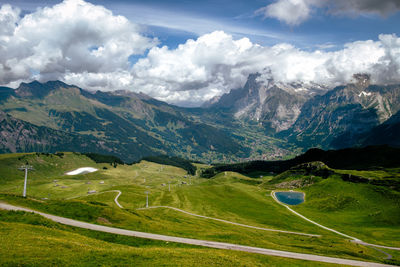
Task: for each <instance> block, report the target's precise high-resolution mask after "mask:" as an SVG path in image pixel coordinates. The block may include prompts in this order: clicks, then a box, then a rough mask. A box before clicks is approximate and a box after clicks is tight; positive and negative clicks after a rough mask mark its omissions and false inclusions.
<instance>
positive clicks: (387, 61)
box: [0, 0, 400, 106]
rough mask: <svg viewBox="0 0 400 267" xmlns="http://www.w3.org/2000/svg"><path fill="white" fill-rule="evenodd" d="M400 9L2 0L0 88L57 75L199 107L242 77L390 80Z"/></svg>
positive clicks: (397, 55) (347, 4) (399, 75)
mask: <svg viewBox="0 0 400 267" xmlns="http://www.w3.org/2000/svg"><path fill="white" fill-rule="evenodd" d="M44 8H45V9H44ZM399 11H400V1H399V0H253V1H250V0H235V1H228V0H213V1H211V0H203V1H189V0H175V1H172V0H169V1H168V0H146V1H127V0H113V1H108V0H107V1H106V0H63V1H61V0H41V1H38V0H12V1H11V0H0V85H2V86H10V87H13V88H16V87H18V86H19V84H20V83H21V82H29V81H32V80H39V81H41V82H45V81H49V80H62V81H64V82H66V83H69V84H74V85H77V86H80V87H82V88H85V89H91V90H117V89H124V90H131V91H135V92H143V93H146V94H148V95H150V96H152V97H154V98H157V99H159V100H162V101H166V102H168V103H172V104H177V105H182V106H199V105H201V104H202V103H204V102H205V101H207V100H210V99H211V98H213V97H216V96H220V95H222V94H224V93H227V92H229V91H230V90H233V89H236V88H240V87H241V86H243V85H244V83H245V82H246V80H247V77H248V75H250V74H252V73H261V74H265V75H266V76H265V77H266V78H268V77H269V76H272V78H273V79H274V80H275V81H279V82H294V81H296V82H316V83H321V84H324V85H326V86H329V87H331V88H333V87H334V86H337V85H340V84H345V83H348V82H350V81H351V79H352V77H353V74H354V73H369V74H371V78H372V81H373V82H374V83H377V84H393V83H400V38H399V37H398V36H400V27H399V26H400V12H399ZM263 77H264V76H263ZM268 79H269V78H268Z"/></svg>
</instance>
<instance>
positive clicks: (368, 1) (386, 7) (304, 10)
mask: <svg viewBox="0 0 400 267" xmlns="http://www.w3.org/2000/svg"><path fill="white" fill-rule="evenodd" d="M316 8H324V9H326V10H327V11H328V13H330V14H333V15H348V16H355V17H357V16H360V15H363V14H377V15H380V16H382V17H386V16H388V15H391V14H394V13H396V12H398V11H399V10H400V1H399V0H276V1H275V2H274V3H272V4H269V5H267V6H265V7H262V8H260V9H258V10H257V11H256V14H261V15H263V16H264V17H265V18H267V17H268V18H275V19H278V20H280V21H283V22H285V23H286V24H288V25H291V26H296V25H299V24H301V23H303V22H304V21H306V20H308V19H309V18H310V17H311V15H312V12H313V10H314V9H316Z"/></svg>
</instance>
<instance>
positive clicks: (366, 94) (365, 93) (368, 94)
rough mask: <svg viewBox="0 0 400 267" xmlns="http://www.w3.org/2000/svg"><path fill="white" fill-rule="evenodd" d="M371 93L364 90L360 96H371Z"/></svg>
mask: <svg viewBox="0 0 400 267" xmlns="http://www.w3.org/2000/svg"><path fill="white" fill-rule="evenodd" d="M370 95H372V93H367V92H365V91H362V92H361V93H360V94H359V95H358V97H361V96H370Z"/></svg>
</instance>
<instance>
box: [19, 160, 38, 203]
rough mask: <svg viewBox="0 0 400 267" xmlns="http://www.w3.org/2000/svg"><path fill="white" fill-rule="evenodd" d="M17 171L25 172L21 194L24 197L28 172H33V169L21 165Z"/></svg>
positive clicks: (29, 166)
mask: <svg viewBox="0 0 400 267" xmlns="http://www.w3.org/2000/svg"><path fill="white" fill-rule="evenodd" d="M18 170H20V171H25V181H24V192H23V193H22V196H23V197H26V184H27V181H28V171H34V169H33V167H32V166H31V165H23V166H21V167H19V168H18Z"/></svg>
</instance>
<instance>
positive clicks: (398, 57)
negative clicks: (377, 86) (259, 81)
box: [132, 32, 400, 105]
mask: <svg viewBox="0 0 400 267" xmlns="http://www.w3.org/2000/svg"><path fill="white" fill-rule="evenodd" d="M265 69H268V70H270V71H271V75H272V76H273V77H274V79H275V80H277V81H281V82H293V81H304V82H317V83H321V84H325V85H328V86H335V85H339V84H343V83H347V82H349V81H351V79H352V75H353V74H354V73H361V72H362V73H370V74H371V76H372V80H373V81H374V82H375V83H395V82H400V38H398V37H397V36H396V35H380V36H379V40H378V41H372V40H367V41H357V42H353V43H348V44H346V45H345V46H344V48H343V49H342V50H338V51H334V52H325V51H320V50H317V51H314V52H309V51H303V50H300V49H298V48H296V47H294V46H292V45H289V44H278V45H275V46H272V47H262V46H259V45H257V44H253V43H252V42H250V41H249V40H248V39H246V38H243V39H240V40H234V39H233V38H232V36H230V35H228V34H226V33H224V32H213V33H211V34H206V35H203V36H201V37H199V38H198V39H197V40H188V41H187V42H186V43H185V44H182V45H180V46H179V47H178V48H177V49H174V50H170V49H168V48H167V47H162V48H158V47H155V48H152V49H151V50H150V52H149V54H148V56H147V57H146V58H144V59H141V60H139V61H138V62H137V63H136V64H135V65H134V67H133V69H132V73H133V75H134V77H135V78H134V85H135V86H134V87H135V88H140V90H141V91H143V92H145V93H147V94H150V95H152V96H157V98H159V99H161V100H164V101H168V102H172V103H179V104H186V105H190V104H199V103H201V102H202V101H204V100H207V99H210V98H212V97H213V96H217V95H221V94H223V93H226V92H228V91H229V90H230V89H234V88H239V87H241V86H243V84H244V83H245V81H246V79H247V76H248V75H249V74H250V73H255V72H263V71H264V70H265Z"/></svg>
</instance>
